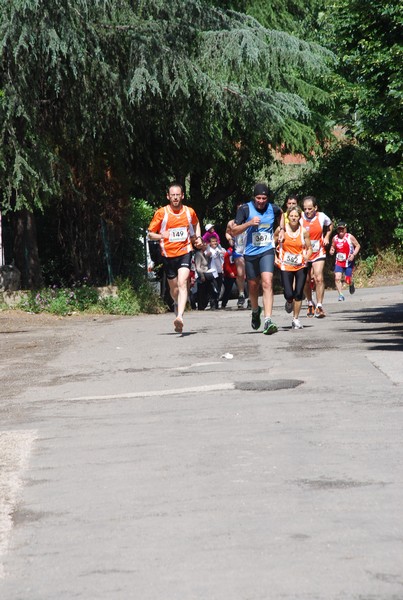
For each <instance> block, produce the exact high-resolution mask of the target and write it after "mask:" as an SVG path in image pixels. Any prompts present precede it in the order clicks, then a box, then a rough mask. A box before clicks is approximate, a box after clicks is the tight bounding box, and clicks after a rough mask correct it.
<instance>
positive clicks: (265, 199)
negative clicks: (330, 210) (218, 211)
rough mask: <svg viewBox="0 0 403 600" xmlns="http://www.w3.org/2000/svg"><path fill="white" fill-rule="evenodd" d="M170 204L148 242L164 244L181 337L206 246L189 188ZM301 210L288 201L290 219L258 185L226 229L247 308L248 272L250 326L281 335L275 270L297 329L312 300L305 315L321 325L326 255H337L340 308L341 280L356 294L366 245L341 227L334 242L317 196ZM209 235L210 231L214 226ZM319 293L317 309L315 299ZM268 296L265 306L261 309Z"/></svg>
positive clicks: (171, 193)
mask: <svg viewBox="0 0 403 600" xmlns="http://www.w3.org/2000/svg"><path fill="white" fill-rule="evenodd" d="M167 199H168V201H169V204H168V205H167V206H164V207H162V208H159V209H158V210H157V211H156V212H155V214H154V216H153V219H152V221H151V223H150V225H149V228H148V232H149V239H150V240H158V241H159V242H160V248H161V255H162V262H163V267H164V269H165V273H166V276H167V280H168V284H169V289H170V294H171V296H172V298H173V301H174V312H175V320H174V330H175V331H176V332H177V333H182V331H183V315H184V312H185V308H186V303H187V297H188V278H189V273H190V268H191V260H192V252H193V249H196V250H197V249H200V248H202V247H203V239H202V237H201V228H200V223H199V220H198V218H197V215H196V213H195V211H194V210H193V209H192V208H191V207H189V206H185V205H184V204H183V200H184V189H183V187H182V186H181V185H180V184H178V183H176V182H174V183H172V184H170V185H169V188H168V193H167ZM302 205H303V210H301V208H300V207H299V206H298V200H297V198H296V197H295V196H290V197H289V198H288V199H287V202H286V210H285V212H283V211H282V209H281V208H280V207H279V206H277V205H276V204H273V203H272V202H270V192H269V189H268V187H267V185H266V184H265V183H257V184H256V185H255V187H254V190H253V198H252V199H251V200H250V201H249V202H247V203H245V204H242V205H239V206H238V207H237V212H236V216H235V218H234V219H233V220H231V221H230V222H229V223H228V225H227V231H226V237H227V239H228V240H229V241H231V245H232V247H233V251H235V258H236V259H237V260H238V272H239V276H238V281H239V285H238V288H239V292H240V299H241V302H243V301H244V298H243V297H242V288H241V282H242V278H243V277H244V276H243V275H242V273H243V271H242V269H243V268H244V269H245V273H246V279H247V282H248V291H249V302H250V306H251V309H252V318H251V326H252V329H254V330H258V329H259V328H260V326H261V323H262V317H263V333H264V334H265V335H271V334H273V333H276V332H277V331H278V328H277V325H276V324H275V323H274V321H273V319H272V311H273V274H274V267H275V265H276V266H277V267H278V268H279V269H280V273H281V282H282V286H283V289H284V297H285V301H286V303H285V309H286V311H287V313H292V323H291V326H292V328H293V329H302V325H301V322H300V320H299V315H300V311H301V306H302V301H303V298H304V296H305V297H306V299H307V301H308V309H307V316H308V317H316V318H318V319H322V318H324V317H325V316H326V313H325V311H324V308H323V298H324V293H325V283H324V266H325V259H326V252H327V249H329V253H330V254H331V255H335V259H336V263H335V283H336V288H337V290H338V294H339V301H342V300H344V295H343V293H342V276H343V275H344V276H345V280H346V283H347V285H349V289H350V293H354V283H353V280H352V272H353V269H354V259H355V257H356V256H357V254H358V252H359V250H360V245H359V243H358V241H357V240H356V238H355V237H354V236H352V235H351V234H349V233H347V224H346V223H344V222H341V223H339V224H338V225H337V234H336V235H335V237H334V238H333V240H332V241H331V234H332V231H333V224H332V221H331V219H330V218H329V217H328V216H327V215H326V214H325V213H323V212H320V211H318V206H317V202H316V200H315V198H314V197H313V196H306V197H305V198H304V199H303V201H302ZM209 229H210V231H211V226H210V227H209ZM311 281H312V282H313V284H314V287H315V294H316V304H315V303H314V302H313V299H312V285H311ZM260 289H261V290H262V296H263V307H261V306H259V293H260Z"/></svg>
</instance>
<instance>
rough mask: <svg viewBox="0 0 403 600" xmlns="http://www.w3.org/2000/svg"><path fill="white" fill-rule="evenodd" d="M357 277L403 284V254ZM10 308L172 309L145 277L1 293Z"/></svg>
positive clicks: (365, 282)
mask: <svg viewBox="0 0 403 600" xmlns="http://www.w3.org/2000/svg"><path fill="white" fill-rule="evenodd" d="M333 268H334V259H332V258H331V257H328V258H327V259H326V264H325V272H324V276H325V286H326V288H327V289H335V285H334V272H333ZM354 281H355V284H356V287H358V288H365V287H375V286H380V285H399V284H403V254H402V253H401V252H398V251H396V250H394V249H388V250H386V251H385V252H383V253H382V254H378V255H373V256H368V257H367V258H366V259H363V260H358V261H357V266H356V269H355V272H354ZM274 292H275V293H282V292H283V289H282V286H281V281H280V272H279V271H278V269H276V271H275V274H274ZM10 308H15V309H18V310H22V311H25V312H29V313H35V314H38V313H48V314H53V315H58V316H66V315H72V314H77V313H83V314H109V315H139V314H162V313H165V312H167V311H168V310H169V308H168V307H167V305H166V304H165V302H164V301H163V299H162V298H161V297H160V296H159V294H158V293H157V292H156V290H155V289H154V288H153V287H152V286H151V285H150V283H149V282H147V281H144V283H142V284H141V285H140V287H139V288H137V289H134V288H133V286H132V284H131V283H130V281H129V280H127V279H125V280H119V281H117V282H116V286H115V287H114V293H109V294H107V295H103V294H101V293H100V290H99V288H95V287H92V286H90V285H88V284H87V283H85V282H84V283H78V284H76V285H74V286H72V287H56V286H53V287H48V288H43V289H41V290H37V291H27V292H21V299H20V300H19V301H18V302H16V303H14V305H13V306H12V307H10V305H8V304H7V303H6V302H4V300H3V299H2V298H1V296H0V312H1V311H4V310H10Z"/></svg>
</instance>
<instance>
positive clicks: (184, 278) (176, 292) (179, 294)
mask: <svg viewBox="0 0 403 600" xmlns="http://www.w3.org/2000/svg"><path fill="white" fill-rule="evenodd" d="M189 275H190V271H189V269H188V268H187V267H181V268H180V269H179V270H178V277H175V279H168V283H169V291H170V293H171V296H172V299H173V301H174V302H175V304H177V307H178V313H177V316H176V319H175V321H174V326H175V331H176V332H177V333H181V332H182V328H183V313H184V312H185V308H186V302H187V298H188V279H189Z"/></svg>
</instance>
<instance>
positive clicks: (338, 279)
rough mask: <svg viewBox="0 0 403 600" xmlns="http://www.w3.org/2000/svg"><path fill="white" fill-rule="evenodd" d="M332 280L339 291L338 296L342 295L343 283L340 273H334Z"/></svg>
mask: <svg viewBox="0 0 403 600" xmlns="http://www.w3.org/2000/svg"><path fill="white" fill-rule="evenodd" d="M334 282H335V284H336V288H337V291H338V292H339V296H342V295H343V291H342V290H343V284H342V281H341V273H335V274H334Z"/></svg>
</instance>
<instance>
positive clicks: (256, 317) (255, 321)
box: [251, 306, 262, 329]
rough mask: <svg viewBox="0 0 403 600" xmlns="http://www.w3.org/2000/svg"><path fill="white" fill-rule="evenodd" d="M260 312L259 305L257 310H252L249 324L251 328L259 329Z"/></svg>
mask: <svg viewBox="0 0 403 600" xmlns="http://www.w3.org/2000/svg"><path fill="white" fill-rule="evenodd" d="M261 312H262V307H261V306H259V307H258V309H257V311H256V312H254V311H252V321H251V325H252V329H259V327H260V323H261V321H260V313H261Z"/></svg>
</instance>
